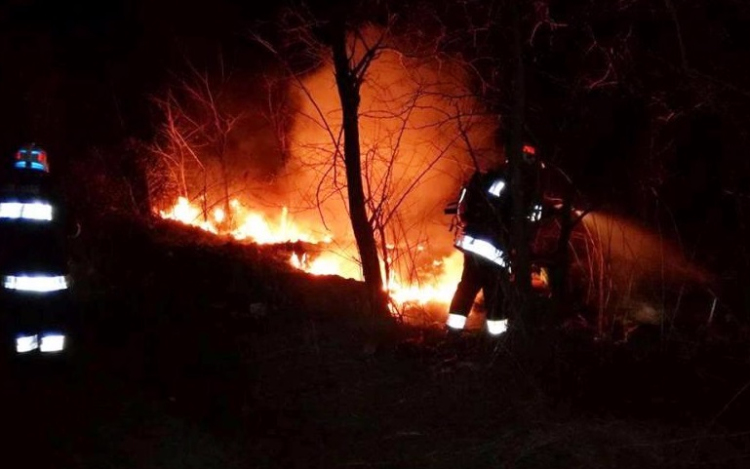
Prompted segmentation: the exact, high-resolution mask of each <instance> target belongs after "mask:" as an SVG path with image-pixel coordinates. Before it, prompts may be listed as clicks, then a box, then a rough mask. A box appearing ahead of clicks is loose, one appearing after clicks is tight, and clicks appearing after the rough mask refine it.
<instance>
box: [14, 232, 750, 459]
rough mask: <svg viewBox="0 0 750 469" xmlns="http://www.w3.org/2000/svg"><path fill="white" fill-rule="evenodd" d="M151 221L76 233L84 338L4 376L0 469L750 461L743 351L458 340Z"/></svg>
mask: <svg viewBox="0 0 750 469" xmlns="http://www.w3.org/2000/svg"><path fill="white" fill-rule="evenodd" d="M152 228H153V229H151V228H146V227H143V226H140V225H137V224H132V223H128V222H124V221H117V222H115V221H113V220H109V221H107V223H103V224H102V228H101V229H96V230H87V231H85V232H84V233H83V234H82V236H81V238H80V239H78V240H77V249H76V250H75V251H74V258H75V262H74V265H75V267H76V271H75V272H74V276H75V277H74V278H75V279H76V280H77V283H76V286H75V289H76V290H75V292H76V294H77V296H78V298H79V299H80V305H81V311H82V323H83V324H85V325H86V327H85V328H84V329H83V330H82V334H81V335H80V336H79V337H78V340H77V342H76V345H77V347H76V348H75V349H74V352H75V354H74V355H73V356H72V357H71V358H70V359H69V360H68V361H67V362H28V363H27V362H22V363H12V364H10V365H6V367H5V369H4V380H3V382H4V385H3V387H2V393H3V397H4V399H3V401H2V402H3V408H2V409H0V421H2V422H3V425H4V426H5V429H4V430H5V431H4V432H3V436H2V440H1V441H2V442H3V443H2V444H3V446H4V448H2V454H3V460H4V461H7V464H4V467H18V466H20V465H22V466H24V467H30V468H37V467H38V468H46V467H50V468H53V467H54V468H58V469H59V468H68V467H70V468H169V469H177V468H187V467H190V468H212V467H217V468H233V467H253V468H298V467H299V468H317V467H320V468H333V467H355V468H375V467H379V468H380V467H385V468H474V467H483V468H484V467H507V468H557V467H560V468H631V467H632V468H639V469H645V468H656V467H667V468H694V467H700V468H745V467H750V446H749V445H750V420H748V419H747V417H750V412H748V410H749V409H750V404H749V401H750V399H748V393H750V391H748V390H746V389H745V388H744V386H746V385H747V384H749V383H750V373H748V370H749V369H750V368H749V367H748V359H749V358H750V355H748V353H747V348H746V344H725V345H724V346H723V347H721V348H719V347H718V346H712V347H710V348H709V347H707V346H704V345H702V344H696V343H692V342H690V341H688V340H684V341H682V342H675V343H674V344H669V347H664V346H663V344H656V345H655V342H653V341H649V339H648V337H647V336H646V335H644V336H642V338H641V341H640V342H637V341H635V340H634V341H633V342H631V343H630V344H626V345H619V346H616V347H615V346H607V345H603V344H596V343H594V342H591V341H590V340H588V338H587V337H586V336H585V335H581V336H576V335H574V334H570V333H569V334H564V335H555V336H554V338H553V339H551V340H549V341H547V342H546V345H547V347H540V348H539V349H538V350H533V351H529V352H528V353H527V352H524V351H523V347H520V346H518V343H517V342H514V336H513V335H507V336H505V338H504V339H503V340H502V341H500V342H496V343H491V342H488V341H487V340H485V339H483V338H482V337H481V336H472V335H469V336H467V337H464V338H462V339H460V340H457V341H445V340H443V339H442V338H441V337H440V336H439V334H438V333H437V331H436V330H435V329H432V328H417V327H408V326H405V325H401V326H397V327H387V326H384V325H383V324H382V323H378V322H374V321H368V320H365V319H364V316H363V314H362V309H363V308H362V306H361V301H360V300H359V299H360V298H362V290H361V288H360V285H359V284H358V283H356V282H353V281H348V280H343V279H340V278H338V277H322V278H321V277H317V278H316V277H310V276H307V275H305V274H303V273H300V272H296V271H293V270H291V268H289V267H287V266H286V264H285V262H284V259H285V258H286V255H283V256H279V255H278V253H279V252H286V251H284V250H283V249H282V247H278V246H277V247H273V248H264V249H260V248H257V247H253V246H240V245H237V244H233V243H225V242H224V241H218V240H215V239H214V240H212V239H210V238H206V237H205V236H202V235H200V234H198V233H195V232H193V231H190V230H186V229H182V228H176V227H174V226H173V225H170V224H165V223H162V222H159V223H158V226H155V227H152ZM289 248H291V246H290V247H289ZM657 345H658V346H657Z"/></svg>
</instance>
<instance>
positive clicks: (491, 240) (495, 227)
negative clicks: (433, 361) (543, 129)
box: [446, 145, 542, 336]
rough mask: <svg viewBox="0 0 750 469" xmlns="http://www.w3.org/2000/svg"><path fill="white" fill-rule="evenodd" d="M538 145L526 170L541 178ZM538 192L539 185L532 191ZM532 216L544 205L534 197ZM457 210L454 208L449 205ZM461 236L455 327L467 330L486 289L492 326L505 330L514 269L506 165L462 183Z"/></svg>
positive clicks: (493, 331) (528, 150)
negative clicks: (507, 289) (506, 293)
mask: <svg viewBox="0 0 750 469" xmlns="http://www.w3.org/2000/svg"><path fill="white" fill-rule="evenodd" d="M535 153H536V151H535V149H534V148H533V147H531V146H528V145H527V146H525V147H524V161H525V163H527V164H526V165H524V166H526V168H524V173H525V174H526V175H527V176H529V177H530V178H532V179H531V180H535V179H536V178H534V173H535V171H534V170H531V171H529V169H532V168H534V167H535V165H536V161H537V160H536V155H535ZM531 192H535V191H531ZM528 205H529V206H530V207H529V213H528V215H527V217H528V220H529V221H530V222H532V223H535V222H538V221H539V220H540V219H541V217H542V205H541V203H539V202H537V199H536V198H535V197H530V203H529V204H528ZM446 211H447V212H448V213H452V210H451V209H447V210H446ZM455 214H456V216H457V220H458V223H457V228H458V231H457V236H456V239H455V243H454V246H455V247H456V248H457V249H459V250H460V251H462V252H463V255H464V265H463V271H462V273H461V280H460V281H459V283H458V286H457V288H456V292H455V293H454V295H453V298H452V300H451V304H450V307H449V310H448V319H447V321H446V326H447V329H448V331H449V332H455V331H461V330H463V329H464V327H465V325H466V320H467V317H468V315H469V313H470V312H471V309H472V306H473V305H474V300H475V298H476V296H477V295H478V294H479V292H480V291H482V293H483V296H484V305H485V311H486V327H487V332H488V333H489V334H490V335H492V336H497V335H500V334H502V333H503V332H505V331H506V330H507V327H508V316H507V313H506V312H505V310H504V309H503V308H502V301H503V294H502V288H503V284H504V283H507V281H508V280H509V279H510V274H511V258H510V255H509V246H510V229H511V220H512V217H511V214H512V202H511V197H510V183H509V178H508V174H507V168H506V165H502V166H500V167H498V168H495V169H493V170H490V171H487V172H482V171H475V172H474V174H473V175H472V176H471V178H470V179H469V181H468V182H467V183H466V184H465V185H464V187H462V189H461V193H460V195H459V199H458V202H457V204H456V206H455Z"/></svg>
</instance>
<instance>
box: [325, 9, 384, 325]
mask: <svg viewBox="0 0 750 469" xmlns="http://www.w3.org/2000/svg"><path fill="white" fill-rule="evenodd" d="M331 33H332V34H331V37H330V39H331V49H332V51H333V61H334V67H335V71H336V85H337V88H338V92H339V98H340V99H341V108H342V112H343V130H344V164H345V166H346V183H347V189H348V190H347V193H348V200H349V216H350V219H351V223H352V230H353V231H354V238H355V239H356V241H357V249H358V250H359V256H360V260H361V262H362V274H363V276H364V279H365V284H366V285H367V290H368V292H369V297H370V298H369V299H370V304H369V309H370V313H372V314H384V315H386V314H388V307H387V296H386V294H385V290H384V288H383V277H382V275H381V272H380V262H379V259H378V250H377V244H376V242H375V235H374V233H373V230H372V226H371V225H370V221H369V219H368V217H367V209H366V205H365V201H366V200H365V193H364V188H363V185H362V159H361V154H360V145H359V100H360V95H359V87H360V83H359V78H358V77H357V76H356V75H355V74H354V71H353V70H352V67H351V64H350V61H349V57H348V55H347V50H346V28H345V27H344V24H343V22H342V23H341V24H340V25H336V26H334V28H333V30H332V31H331Z"/></svg>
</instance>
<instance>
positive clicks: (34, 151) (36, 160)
mask: <svg viewBox="0 0 750 469" xmlns="http://www.w3.org/2000/svg"><path fill="white" fill-rule="evenodd" d="M13 167H14V168H16V169H22V170H32V171H41V172H44V173H48V172H49V162H48V161H47V152H46V151H44V150H43V149H42V148H40V147H38V146H37V145H36V144H34V143H32V144H29V145H24V146H22V147H21V148H19V149H18V151H17V152H16V158H15V160H14V161H13Z"/></svg>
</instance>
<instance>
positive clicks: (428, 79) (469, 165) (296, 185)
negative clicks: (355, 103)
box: [283, 29, 497, 263]
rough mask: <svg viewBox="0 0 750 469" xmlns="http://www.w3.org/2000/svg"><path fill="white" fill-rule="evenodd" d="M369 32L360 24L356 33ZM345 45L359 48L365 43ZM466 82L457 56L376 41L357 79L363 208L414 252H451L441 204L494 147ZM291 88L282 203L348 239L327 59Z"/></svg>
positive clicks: (492, 123) (489, 122) (336, 104)
mask: <svg viewBox="0 0 750 469" xmlns="http://www.w3.org/2000/svg"><path fill="white" fill-rule="evenodd" d="M377 34H380V32H379V31H377V30H375V29H371V30H367V31H364V34H363V35H362V37H363V38H364V39H360V40H359V41H367V40H368V39H367V38H371V37H372V36H373V35H377ZM352 45H354V46H356V48H355V50H359V51H362V50H363V48H362V47H361V46H362V45H363V44H355V43H354V42H352ZM467 83H468V80H467V76H466V74H465V73H464V72H463V71H462V70H461V68H460V67H459V66H457V65H455V64H452V63H449V62H445V61H443V62H441V61H439V60H437V59H432V60H424V59H413V58H407V57H404V56H403V55H401V54H400V53H398V52H397V51H395V50H384V51H382V52H381V53H380V55H379V56H378V57H377V58H376V59H375V60H374V61H373V62H372V65H371V67H370V69H369V71H368V73H367V75H366V77H365V81H364V83H363V84H362V87H361V103H360V110H359V111H360V146H361V152H362V167H363V173H362V177H363V180H364V184H365V190H366V196H368V197H369V198H370V205H369V208H370V214H372V213H373V212H372V209H373V207H377V209H378V210H379V211H378V215H379V217H380V218H381V220H383V221H385V222H386V223H385V224H386V227H387V229H386V231H387V233H386V237H387V239H386V242H387V243H388V244H389V245H394V246H397V247H400V248H402V254H404V253H406V252H407V251H409V252H410V253H412V254H411V256H412V257H411V259H412V261H413V260H414V259H413V253H414V252H417V250H416V249H415V248H416V247H417V246H420V248H419V250H420V252H424V253H425V258H426V259H430V258H431V259H434V258H435V256H438V257H439V256H444V255H448V254H449V253H450V252H451V250H452V234H451V233H450V232H449V229H448V226H449V223H450V219H449V218H448V216H446V215H444V213H443V208H444V206H445V205H446V204H447V203H448V202H449V201H451V200H453V199H454V198H455V196H456V193H457V192H458V189H459V187H460V184H461V182H462V181H463V180H464V179H465V178H466V177H467V176H468V174H469V173H470V171H473V169H474V168H475V166H476V165H477V164H479V165H484V164H485V163H486V161H488V160H490V159H492V158H494V157H496V155H497V151H496V148H495V147H494V134H495V128H496V118H494V117H492V116H490V115H489V114H488V113H486V112H485V110H484V109H483V108H482V106H481V105H480V103H479V102H478V101H477V100H476V99H475V97H474V95H473V94H472V92H471V90H470V89H469V87H468V85H467ZM292 92H293V93H294V94H295V98H296V101H297V102H298V109H297V110H296V111H297V112H296V118H295V119H294V121H293V124H292V131H291V142H290V148H291V158H290V160H289V161H288V164H287V167H286V172H285V174H284V177H283V184H284V186H285V187H286V193H287V194H289V195H290V200H288V201H287V203H288V204H289V207H290V213H292V214H294V217H295V219H296V220H307V222H308V223H310V224H311V225H312V226H314V224H317V225H318V226H325V227H326V229H328V230H330V232H331V233H332V235H333V238H334V239H335V240H336V241H338V242H339V243H340V245H341V246H343V247H345V248H348V247H352V246H354V243H353V235H352V233H351V226H350V224H349V219H348V216H347V214H348V204H347V200H346V197H347V194H346V184H345V182H346V180H345V170H344V164H343V143H344V142H343V135H342V132H341V115H342V114H341V104H340V101H339V96H338V91H337V88H336V82H335V76H334V71H333V67H332V65H331V64H330V61H327V62H326V61H324V65H323V66H322V67H320V68H319V69H318V70H316V71H315V72H314V73H312V74H310V75H308V76H305V77H304V78H303V79H301V80H300V81H298V82H297V83H296V84H295V86H294V89H293V90H292ZM394 252H396V251H394ZM417 262H418V261H417ZM412 263H413V262H412Z"/></svg>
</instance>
